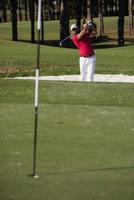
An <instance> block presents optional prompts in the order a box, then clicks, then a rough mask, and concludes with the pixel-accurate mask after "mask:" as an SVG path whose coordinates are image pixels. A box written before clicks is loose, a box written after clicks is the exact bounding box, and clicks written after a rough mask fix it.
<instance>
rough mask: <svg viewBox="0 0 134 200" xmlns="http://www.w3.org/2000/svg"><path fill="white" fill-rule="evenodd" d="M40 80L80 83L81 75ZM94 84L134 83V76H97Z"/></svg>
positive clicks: (45, 77)
mask: <svg viewBox="0 0 134 200" xmlns="http://www.w3.org/2000/svg"><path fill="white" fill-rule="evenodd" d="M15 79H31V80H34V79H35V77H15ZM39 80H51V81H53V80H56V81H79V80H80V76H79V75H62V76H40V78H39ZM94 82H121V83H134V76H128V75H123V74H116V75H113V74H95V77H94Z"/></svg>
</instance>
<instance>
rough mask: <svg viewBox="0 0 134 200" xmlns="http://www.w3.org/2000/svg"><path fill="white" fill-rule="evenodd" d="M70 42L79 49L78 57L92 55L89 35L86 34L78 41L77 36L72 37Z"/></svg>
mask: <svg viewBox="0 0 134 200" xmlns="http://www.w3.org/2000/svg"><path fill="white" fill-rule="evenodd" d="M72 40H73V42H74V44H75V45H76V46H77V48H78V49H79V54H80V56H89V55H91V54H93V53H94V50H93V46H92V44H91V40H90V33H86V34H85V35H84V36H83V37H82V38H81V39H80V40H78V35H74V36H73V38H72Z"/></svg>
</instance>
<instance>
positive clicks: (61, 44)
mask: <svg viewBox="0 0 134 200" xmlns="http://www.w3.org/2000/svg"><path fill="white" fill-rule="evenodd" d="M71 36H72V34H70V35H69V36H67V37H66V38H65V39H64V40H61V41H60V47H61V46H62V43H63V42H64V41H66V40H67V39H68V38H70V37H71Z"/></svg>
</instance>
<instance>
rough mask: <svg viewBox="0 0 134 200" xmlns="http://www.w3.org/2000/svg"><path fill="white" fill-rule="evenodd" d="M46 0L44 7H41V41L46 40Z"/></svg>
mask: <svg viewBox="0 0 134 200" xmlns="http://www.w3.org/2000/svg"><path fill="white" fill-rule="evenodd" d="M43 11H44V2H42V9H41V42H42V44H43V42H44V12H43Z"/></svg>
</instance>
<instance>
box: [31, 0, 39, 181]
mask: <svg viewBox="0 0 134 200" xmlns="http://www.w3.org/2000/svg"><path fill="white" fill-rule="evenodd" d="M40 29H41V0H38V22H37V31H38V44H37V66H36V78H35V122H34V148H33V174H32V176H33V177H34V178H38V175H37V174H36V151H37V126H38V104H39V103H38V99H39V70H40Z"/></svg>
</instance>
